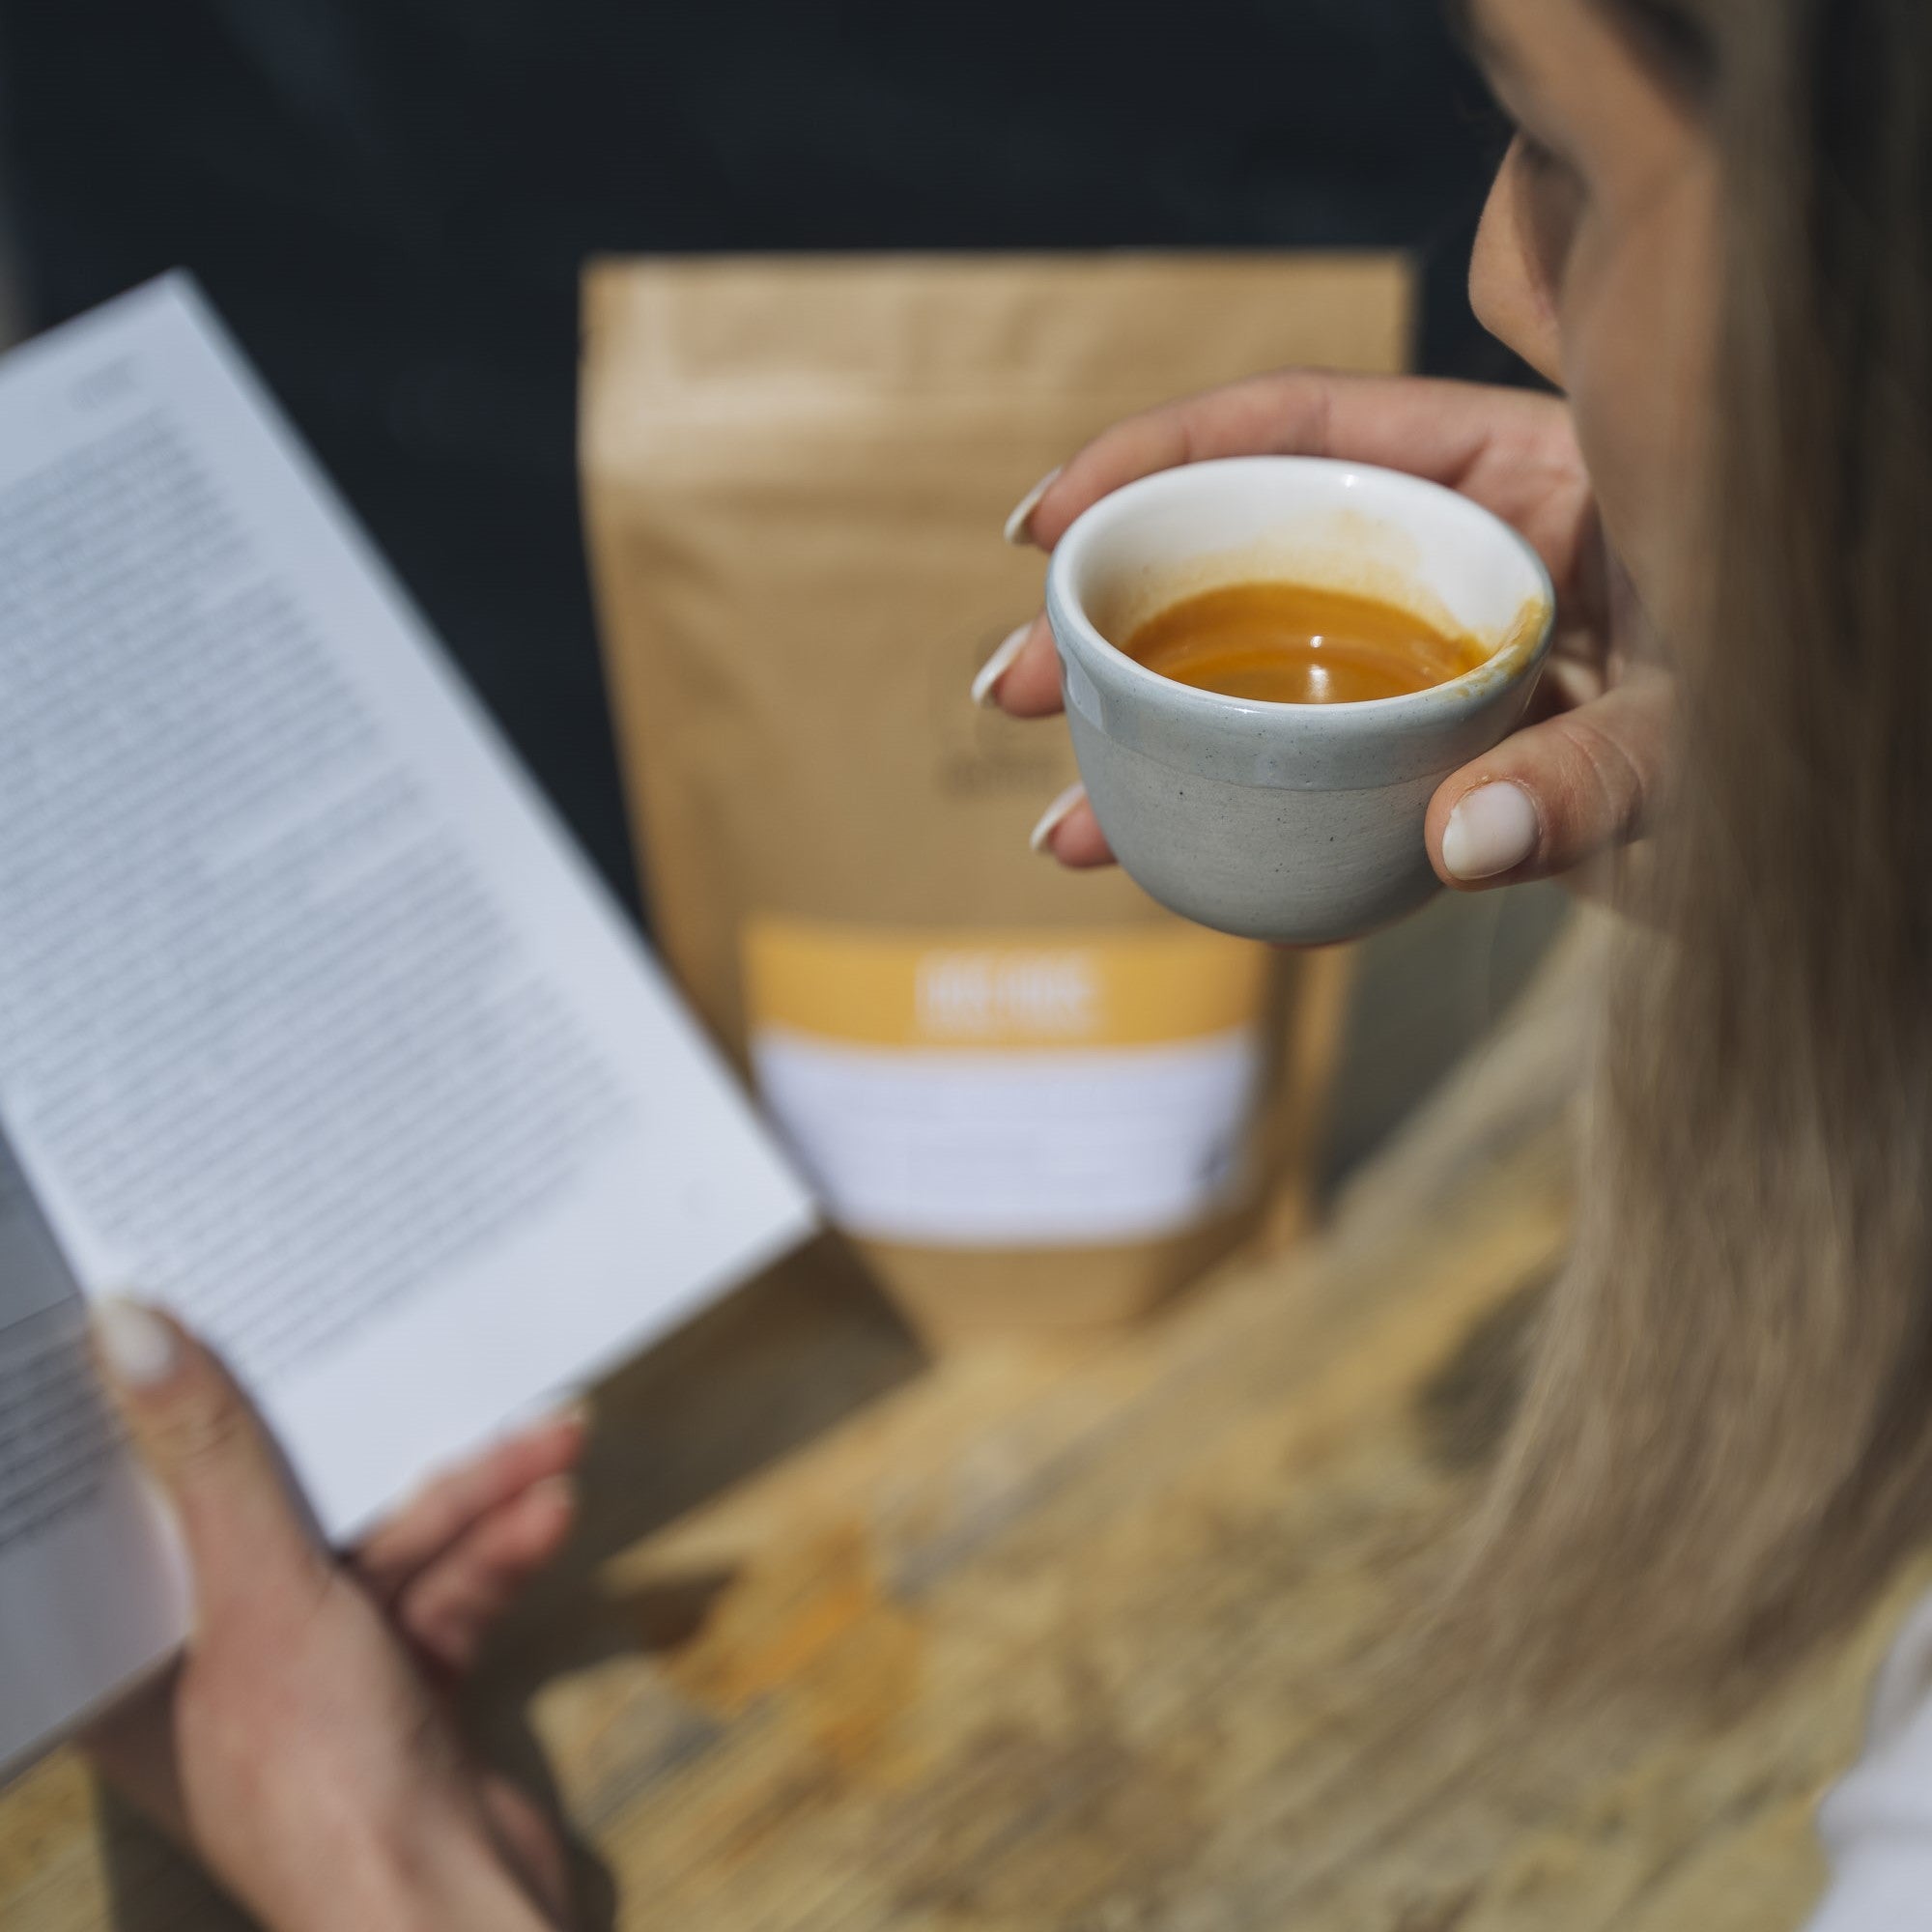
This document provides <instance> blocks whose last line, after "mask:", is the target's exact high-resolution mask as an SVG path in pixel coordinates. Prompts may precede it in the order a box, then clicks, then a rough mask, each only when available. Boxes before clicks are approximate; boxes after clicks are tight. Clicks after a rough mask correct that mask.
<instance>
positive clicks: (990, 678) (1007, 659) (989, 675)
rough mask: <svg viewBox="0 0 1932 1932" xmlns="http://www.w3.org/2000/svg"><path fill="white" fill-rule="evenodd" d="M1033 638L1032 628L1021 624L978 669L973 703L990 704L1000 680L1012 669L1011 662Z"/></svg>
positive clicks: (974, 682) (974, 681)
mask: <svg viewBox="0 0 1932 1932" xmlns="http://www.w3.org/2000/svg"><path fill="white" fill-rule="evenodd" d="M1032 636H1033V626H1032V625H1031V624H1022V625H1021V626H1020V627H1019V629H1018V630H1017V631H1015V632H1014V633H1013V634H1012V636H1011V637H1009V639H1007V640H1006V642H1005V643H1003V644H1002V645H1001V646H1000V648H999V649H998V650H996V651H995V652H994V653H993V655H992V656H991V657H989V658H988V659H987V660H986V662H985V663H984V664H982V665H981V666H980V675H979V676H978V677H976V678H975V679H974V680H973V702H974V703H975V704H990V703H992V701H993V694H994V692H996V691H997V690H999V688H1000V680H1001V679H1002V678H1003V677H1005V676H1006V674H1007V673H1008V672H1009V670H1011V669H1012V668H1013V660H1014V659H1015V658H1016V657H1018V656H1019V654H1020V652H1021V651H1022V650H1023V649H1024V648H1025V646H1026V640H1027V639H1029V638H1030V637H1032Z"/></svg>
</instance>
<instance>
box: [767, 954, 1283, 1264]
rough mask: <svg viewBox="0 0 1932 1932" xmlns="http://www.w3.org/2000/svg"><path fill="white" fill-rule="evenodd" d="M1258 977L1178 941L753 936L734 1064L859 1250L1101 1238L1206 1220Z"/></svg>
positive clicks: (1254, 1067) (1240, 1120) (1247, 1107)
mask: <svg viewBox="0 0 1932 1932" xmlns="http://www.w3.org/2000/svg"><path fill="white" fill-rule="evenodd" d="M1268 972H1269V963H1268V959H1267V955H1266V954H1265V952H1264V951H1263V950H1262V949H1260V948H1256V947H1251V946H1247V945H1244V944H1243V943H1242V942H1240V941H1237V940H1230V939H1223V938H1221V937H1219V936H1218V935H1215V934H1212V933H1206V932H1199V931H1194V930H1191V929H1188V928H1169V927H1152V928H1143V929H1140V930H1134V931H1128V932H1124V933H1093V932H1076V933H1070V934H1065V935H1055V934H1038V933H1033V934H1022V935H1014V936H995V937H991V938H988V937H987V936H985V935H970V936H966V937H954V936H950V935H942V936H938V937H932V936H924V935H915V934H905V933H898V932H884V933H881V932H876V931H867V930H865V929H863V928H861V929H854V928H850V927H821V926H805V925H800V924H795V923H779V922H765V923H760V924H759V925H758V926H757V927H755V928H754V929H753V932H752V934H751V935H750V936H749V938H748V943H747V987H748V998H749V1005H750V1012H751V1020H752V1057H753V1067H754V1070H755V1073H756V1076H757V1081H758V1086H759V1091H760V1094H761V1096H762V1098H763V1100H764V1103H765V1105H766V1108H767V1109H768V1111H769V1113H770V1115H771V1117H772V1119H773V1121H774V1122H775V1123H776V1124H777V1126H778V1127H779V1130H780V1131H781V1134H782V1135H783V1136H784V1137H785V1138H786V1140H787V1141H788V1142H789V1143H790V1145H791V1147H792V1150H793V1151H794V1153H795V1155H796V1157H797V1159H798V1160H799V1162H800V1164H801V1165H802V1166H803V1167H804V1168H805V1170H806V1172H807V1173H808V1175H809V1176H810V1178H811V1179H812V1180H813V1181H814V1183H815V1184H816V1186H817V1188H818V1191H819V1194H820V1196H821V1199H822V1200H823V1201H824V1203H825V1205H826V1207H827V1208H828V1210H829V1211H830V1213H831V1215H832V1216H833V1218H834V1219H835V1220H836V1221H837V1222H838V1224H839V1225H840V1226H842V1227H843V1228H845V1229H846V1230H847V1231H848V1232H850V1233H852V1234H855V1235H858V1236H864V1237H867V1238H870V1239H875V1240H887V1241H899V1242H904V1243H907V1244H911V1245H922V1246H931V1247H953V1248H973V1247H985V1248H1023V1247H1024V1248H1037V1247H1058V1246H1104V1245H1109V1244H1113V1243H1118V1242H1128V1241H1136V1240H1145V1239H1151V1238H1154V1237H1157V1236H1165V1235H1171V1234H1177V1233H1180V1232H1183V1231H1184V1230H1186V1229H1188V1228H1190V1227H1193V1226H1195V1225H1197V1224H1199V1223H1200V1222H1202V1221H1204V1220H1206V1219H1207V1218H1208V1217H1209V1216H1211V1215H1212V1214H1213V1213H1215V1212H1216V1211H1217V1210H1219V1209H1221V1208H1226V1207H1227V1206H1229V1205H1230V1203H1231V1200H1232V1198H1233V1196H1234V1195H1235V1194H1236V1192H1237V1190H1238V1189H1239V1187H1240V1185H1241V1182H1242V1180H1243V1179H1244V1178H1246V1175H1247V1171H1248V1165H1249V1164H1248V1162H1247V1161H1246V1159H1245V1158H1244V1154H1245V1151H1246V1148H1247V1143H1248V1139H1249V1134H1250V1129H1251V1127H1252V1124H1253V1121H1254V1116H1255V1110H1256V1107H1257V1104H1258V1102H1259V1099H1260V1096H1261V1089H1262V1076H1263V1041H1264V1037H1265V1034H1264V1025H1263V1020H1264V1007H1265V1002H1266V996H1267V986H1268Z"/></svg>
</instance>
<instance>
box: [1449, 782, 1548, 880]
mask: <svg viewBox="0 0 1932 1932" xmlns="http://www.w3.org/2000/svg"><path fill="white" fill-rule="evenodd" d="M1540 831H1541V827H1540V824H1539V822H1538V819H1537V816H1536V806H1535V803H1534V801H1533V800H1532V799H1531V798H1530V796H1529V794H1528V793H1527V792H1526V791H1524V790H1523V789H1522V787H1521V786H1520V785H1513V784H1503V783H1496V784H1486V785H1483V786H1481V787H1480V788H1479V789H1478V790H1475V791H1472V792H1470V793H1468V794H1467V796H1466V797H1464V798H1463V802H1462V803H1461V804H1460V805H1459V806H1457V808H1456V810H1454V811H1452V812H1451V813H1450V814H1449V823H1448V826H1447V827H1446V829H1445V830H1444V831H1443V834H1442V863H1443V865H1445V866H1446V867H1448V868H1449V870H1450V871H1451V872H1452V873H1453V874H1454V875H1455V876H1456V877H1457V878H1459V879H1493V878H1496V877H1497V876H1498V875H1500V874H1501V873H1503V872H1513V871H1515V870H1516V868H1517V867H1519V866H1520V865H1521V864H1522V862H1523V861H1524V860H1525V859H1527V858H1528V857H1529V855H1530V854H1531V853H1532V852H1534V851H1535V850H1536V841H1537V838H1538V836H1539V834H1540Z"/></svg>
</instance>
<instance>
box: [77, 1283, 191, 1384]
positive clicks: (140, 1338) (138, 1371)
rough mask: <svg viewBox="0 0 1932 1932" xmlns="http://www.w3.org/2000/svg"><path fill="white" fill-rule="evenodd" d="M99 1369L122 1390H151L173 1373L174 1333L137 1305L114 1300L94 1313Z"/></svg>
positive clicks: (136, 1302)
mask: <svg viewBox="0 0 1932 1932" xmlns="http://www.w3.org/2000/svg"><path fill="white" fill-rule="evenodd" d="M94 1342H95V1347H96V1348H97V1349H99V1351H100V1360H101V1365H102V1366H103V1367H104V1368H105V1369H106V1371H107V1373H108V1374H109V1375H110V1376H112V1377H113V1378H114V1379H115V1380H116V1381H117V1382H119V1383H120V1384H121V1385H122V1387H123V1388H133V1389H141V1388H153V1387H155V1386H156V1383H158V1382H164V1381H166V1380H167V1378H169V1377H170V1376H171V1375H173V1374H174V1372H175V1359H176V1356H177V1353H178V1352H179V1351H178V1350H177V1349H176V1347H175V1335H174V1330H173V1329H172V1328H170V1327H169V1326H168V1324H167V1323H166V1322H165V1321H161V1320H159V1319H158V1318H157V1317H156V1315H155V1313H154V1311H153V1310H152V1309H147V1308H143V1307H142V1306H141V1304H140V1303H139V1302H138V1301H128V1300H126V1299H124V1298H122V1297H119V1296H117V1297H115V1298H114V1299H113V1300H111V1301H102V1302H99V1303H98V1304H97V1305H96V1307H95V1309H94Z"/></svg>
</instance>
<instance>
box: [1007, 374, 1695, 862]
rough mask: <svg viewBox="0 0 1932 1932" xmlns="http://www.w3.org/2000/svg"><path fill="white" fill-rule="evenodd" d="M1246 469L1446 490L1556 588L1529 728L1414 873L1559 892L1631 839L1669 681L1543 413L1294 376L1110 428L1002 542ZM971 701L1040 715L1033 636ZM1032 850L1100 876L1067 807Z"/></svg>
mask: <svg viewBox="0 0 1932 1932" xmlns="http://www.w3.org/2000/svg"><path fill="white" fill-rule="evenodd" d="M1254 455H1283V456H1325V457H1336V458H1341V459H1343V460H1345V461H1349V462H1356V463H1373V464H1379V465H1381V466H1383V467H1385V468H1387V469H1404V470H1407V471H1408V472H1409V473H1410V474H1412V475H1416V476H1423V477H1427V478H1428V479H1429V480H1430V481H1431V482H1435V483H1440V484H1444V485H1446V486H1447V487H1448V488H1450V489H1452V490H1457V491H1460V492H1461V493H1462V494H1463V496H1465V497H1469V498H1470V499H1471V500H1472V501H1474V502H1477V503H1480V504H1482V505H1483V507H1484V508H1486V509H1488V510H1491V511H1493V512H1494V513H1495V515H1497V516H1498V517H1500V518H1501V519H1502V520H1503V521H1504V522H1505V523H1507V524H1510V525H1513V526H1515V527H1516V528H1517V529H1518V530H1520V532H1521V533H1522V535H1523V536H1524V537H1526V538H1527V539H1528V541H1529V542H1530V543H1531V544H1532V545H1533V546H1534V547H1535V548H1536V550H1537V552H1538V553H1539V554H1541V555H1542V557H1543V560H1544V562H1545V563H1546V564H1547V565H1548V568H1549V574H1550V576H1551V578H1552V579H1553V580H1554V581H1555V584H1556V594H1557V604H1558V610H1557V643H1556V650H1555V653H1554V655H1553V656H1552V659H1551V662H1550V668H1549V670H1548V672H1547V673H1546V675H1545V677H1544V680H1543V687H1542V690H1541V692H1540V693H1539V695H1538V700H1537V709H1536V712H1535V715H1534V716H1533V718H1532V721H1531V723H1530V724H1529V725H1527V726H1526V727H1525V728H1524V729H1523V730H1521V731H1519V732H1518V733H1517V734H1516V735H1515V736H1514V737H1512V738H1510V739H1508V740H1506V741H1505V742H1504V743H1503V744H1502V745H1500V746H1498V747H1497V748H1496V750H1495V751H1493V752H1492V753H1490V754H1489V755H1488V756H1487V757H1483V758H1479V759H1478V760H1477V761H1476V762H1475V763H1474V764H1471V765H1469V766H1467V767H1465V768H1464V769H1463V770H1462V771H1460V772H1458V773H1457V774H1456V775H1455V776H1454V777H1453V778H1451V779H1449V780H1448V781H1445V782H1444V784H1443V785H1442V787H1441V788H1440V790H1439V791H1437V793H1436V794H1435V801H1434V803H1433V804H1432V805H1431V807H1430V810H1429V820H1428V829H1427V837H1428V841H1429V854H1430V858H1431V860H1432V862H1433V863H1434V865H1435V869H1436V871H1437V873H1438V874H1440V876H1441V877H1442V879H1443V881H1444V882H1445V883H1446V884H1448V885H1451V886H1456V887H1460V888H1462V889H1463V890H1478V889H1482V888H1486V887H1489V886H1498V885H1509V884H1514V883H1516V882H1517V881H1519V880H1523V879H1537V878H1545V877H1548V876H1551V875H1554V874H1557V873H1562V872H1568V871H1571V870H1573V869H1574V868H1576V867H1580V866H1582V865H1583V864H1584V863H1585V862H1586V861H1588V860H1591V859H1593V858H1595V857H1597V856H1598V855H1600V854H1602V853H1605V852H1606V851H1608V850H1610V849H1612V848H1613V847H1615V846H1618V845H1620V844H1622V843H1624V842H1625V841H1627V840H1629V839H1631V838H1636V837H1638V836H1639V835H1640V834H1641V833H1642V831H1643V829H1644V823H1645V813H1646V810H1647V808H1648V806H1649V804H1650V802H1651V800H1652V798H1653V796H1654V792H1655V788H1656V784H1657V782H1658V775H1659V772H1660V768H1661V765H1662V755H1663V751H1664V745H1665V733H1666V729H1667V725H1668V719H1669V712H1670V687H1669V681H1668V679H1667V678H1666V677H1665V675H1664V674H1663V672H1662V670H1661V669H1660V668H1658V667H1657V666H1656V665H1655V663H1654V662H1652V663H1646V662H1644V659H1645V656H1646V653H1645V651H1644V650H1643V649H1642V642H1643V639H1642V627H1641V623H1640V620H1639V618H1638V614H1637V612H1636V610H1635V606H1634V600H1633V599H1632V598H1631V596H1630V593H1629V590H1628V587H1627V585H1626V584H1625V582H1624V580H1623V578H1622V574H1621V572H1620V571H1619V570H1618V569H1617V568H1616V566H1615V565H1614V563H1613V561H1612V560H1611V558H1610V557H1609V555H1608V554H1607V553H1606V551H1605V547H1604V541H1603V534H1602V531H1601V529H1600V527H1599V525H1598V521H1597V511H1596V503H1595V499H1594V497H1593V495H1592V492H1591V489H1590V482H1589V478H1588V476H1587V474H1586V473H1585V471H1584V469H1583V462H1582V458H1581V456H1580V454H1579V453H1578V451H1577V439H1576V435H1575V432H1574V430H1573V428H1572V426H1571V420H1570V412H1569V410H1568V408H1567V407H1566V406H1565V405H1564V404H1563V403H1562V402H1560V401H1558V400H1556V399H1555V398H1553V397H1548V396H1537V395H1529V394H1525V393H1523V392H1520V391H1518V390H1513V389H1492V388H1481V387H1477V386H1475V385H1472V384H1463V383H1440V382H1428V381H1422V380H1419V379H1405V378H1378V377H1363V376H1338V375H1326V374H1321V373H1319V372H1313V371H1300V370H1292V371H1288V372H1286V373H1284V374H1280V375H1273V376H1261V377H1256V378H1255V379H1253V380H1252V381H1249V382H1245V383H1236V384H1233V385H1232V386H1230V387H1228V388H1225V389H1214V390H1210V391H1208V393H1207V394H1206V395H1202V396H1195V397H1192V398H1190V399H1189V400H1187V401H1185V402H1179V403H1174V404H1170V405H1169V406H1168V407H1166V408H1164V409H1158V410H1153V411H1150V412H1148V413H1147V414H1145V415H1139V416H1132V417H1129V418H1128V419H1127V420H1126V421H1125V422H1122V423H1119V424H1117V425H1116V426H1115V427H1114V428H1112V429H1110V430H1108V431H1107V432H1105V434H1104V435H1102V436H1100V437H1098V438H1097V439H1096V440H1094V441H1093V442H1091V443H1089V444H1088V445H1087V447H1086V448H1085V449H1083V450H1082V451H1081V452H1080V453H1079V454H1078V455H1077V456H1075V457H1074V458H1073V459H1072V460H1071V461H1070V462H1069V463H1067V465H1066V466H1065V469H1060V470H1058V471H1056V472H1055V473H1054V475H1053V476H1051V477H1049V478H1048V479H1047V480H1046V482H1045V483H1044V484H1043V485H1041V486H1040V487H1039V488H1038V489H1037V491H1036V492H1035V493H1034V494H1033V495H1032V496H1030V497H1028V498H1027V499H1026V500H1025V501H1023V502H1022V503H1021V505H1020V507H1019V509H1018V510H1017V511H1015V512H1014V516H1013V520H1012V522H1011V523H1010V524H1009V526H1008V535H1009V538H1010V539H1011V540H1013V541H1015V542H1033V543H1037V544H1038V545H1039V546H1040V548H1042V549H1043V550H1048V551H1050V550H1052V548H1053V547H1054V545H1055V544H1057V543H1058V542H1059V541H1060V539H1061V537H1062V536H1063V535H1065V532H1066V529H1067V527H1068V526H1070V525H1071V524H1072V522H1073V520H1074V519H1075V518H1076V517H1077V516H1079V515H1080V513H1081V512H1082V511H1083V510H1085V509H1086V508H1087V507H1088V506H1089V505H1090V504H1092V503H1094V502H1097V501H1098V500H1099V499H1100V498H1101V497H1105V496H1107V495H1109V494H1110V493H1111V492H1113V491H1115V490H1118V489H1120V488H1122V486H1123V485H1124V484H1127V483H1131V482H1133V481H1134V480H1135V479H1136V478H1137V477H1141V476H1147V475H1151V473H1153V472H1154V471H1155V470H1158V469H1174V468H1176V467H1178V466H1179V465H1180V464H1183V463H1199V462H1202V461H1204V460H1206V459H1208V458H1209V457H1219V456H1254ZM974 689H975V695H976V696H979V697H980V699H981V700H982V701H985V702H993V703H997V704H998V705H1000V707H1001V708H1002V709H1003V710H1006V711H1008V712H1009V713H1010V714H1011V715H1012V716H1014V717H1016V718H1040V717H1044V716H1046V715H1047V714H1049V713H1051V712H1054V711H1058V710H1059V709H1060V706H1061V695H1060V668H1059V665H1058V663H1057V661H1056V658H1055V654H1054V648H1053V638H1052V634H1051V633H1050V632H1049V631H1048V629H1047V624H1046V619H1045V618H1044V617H1043V616H1040V617H1036V618H1035V619H1034V621H1033V622H1032V624H1031V625H1029V626H1027V627H1025V628H1024V629H1022V630H1020V631H1016V632H1015V633H1014V634H1013V636H1012V637H1011V638H1009V639H1008V640H1007V642H1006V643H1005V644H1004V645H1003V646H1002V647H1001V649H1000V652H999V653H998V654H997V655H996V656H995V657H994V659H993V660H992V661H991V662H990V663H989V664H988V665H987V666H986V668H985V669H984V670H982V671H981V672H980V679H979V682H978V683H977V684H976V685H975V687H974ZM1036 843H1037V844H1038V845H1040V846H1041V847H1042V849H1048V850H1051V852H1052V853H1053V855H1054V856H1055V857H1056V858H1058V859H1059V860H1060V861H1061V862H1062V863H1063V864H1064V865H1067V866H1074V867H1089V866H1099V865H1106V864H1109V863H1111V861H1112V857H1113V855H1112V854H1111V853H1110V852H1109V851H1108V849H1107V843H1106V840H1105V838H1103V837H1102V835H1101V832H1100V828H1099V825H1098V824H1097V823H1096V822H1095V820H1094V813H1093V811H1092V810H1091V808H1090V807H1089V806H1088V805H1087V803H1086V801H1085V798H1084V797H1083V796H1081V795H1080V794H1079V793H1077V792H1076V793H1073V794H1069V795H1068V796H1067V797H1065V798H1063V799H1061V800H1058V801H1056V803H1055V806H1054V808H1053V809H1052V810H1049V812H1048V814H1047V816H1046V818H1045V819H1043V820H1042V821H1041V824H1040V829H1039V831H1038V832H1037V834H1036Z"/></svg>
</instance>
